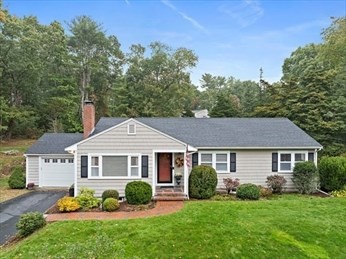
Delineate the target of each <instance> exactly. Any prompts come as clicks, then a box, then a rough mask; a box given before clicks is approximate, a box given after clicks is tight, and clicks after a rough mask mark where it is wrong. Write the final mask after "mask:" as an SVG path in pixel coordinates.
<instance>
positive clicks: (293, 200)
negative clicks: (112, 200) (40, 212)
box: [0, 195, 346, 258]
mask: <svg viewBox="0 0 346 259" xmlns="http://www.w3.org/2000/svg"><path fill="white" fill-rule="evenodd" d="M345 208H346V199H345V198H319V197H309V196H301V195H283V196H280V197H277V198H276V199H273V200H261V201H190V202H186V203H185V207H184V209H183V210H182V211H180V212H178V213H175V214H171V215H167V216H161V217H154V218H147V219H133V220H118V221H78V222H76V221H70V222H56V223H52V224H49V225H47V226H46V227H44V228H43V229H42V230H40V231H38V232H37V233H35V234H33V235H32V236H30V237H29V238H27V239H25V240H23V241H21V242H20V243H18V244H16V245H14V246H12V247H8V248H4V249H3V251H2V252H0V258H35V257H39V258H48V257H49V258H235V257H237V258H254V257H255V258H346V246H345V243H346V221H345Z"/></svg>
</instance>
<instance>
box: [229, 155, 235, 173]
mask: <svg viewBox="0 0 346 259" xmlns="http://www.w3.org/2000/svg"><path fill="white" fill-rule="evenodd" d="M229 157H230V172H236V171H237V155H236V153H230V156H229Z"/></svg>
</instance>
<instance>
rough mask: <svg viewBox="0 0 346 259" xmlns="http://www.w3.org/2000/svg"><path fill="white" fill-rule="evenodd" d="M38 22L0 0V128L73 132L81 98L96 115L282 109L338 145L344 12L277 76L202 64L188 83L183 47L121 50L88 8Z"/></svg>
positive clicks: (344, 143) (345, 54) (7, 133)
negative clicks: (220, 72) (235, 73)
mask: <svg viewBox="0 0 346 259" xmlns="http://www.w3.org/2000/svg"><path fill="white" fill-rule="evenodd" d="M67 27H68V30H67V31H66V30H65V29H64V28H63V26H62V25H61V24H60V23H59V22H56V21H53V22H52V23H51V24H49V25H43V24H40V23H39V21H38V19H37V18H36V17H34V16H26V17H16V16H14V15H11V14H10V13H9V12H8V11H7V10H4V9H3V8H2V6H1V1H0V137H1V139H4V138H7V139H10V138H16V137H19V138H25V137H29V138H30V137H33V138H34V137H38V136H39V135H41V134H42V133H44V132H80V131H81V130H82V126H81V114H82V103H83V101H84V100H87V99H88V100H92V101H93V102H94V103H95V106H96V116H97V118H100V117H102V116H114V117H188V116H193V113H192V110H194V109H208V110H209V115H210V116H211V117H287V118H289V119H290V120H292V121H293V122H294V123H296V124H297V125H298V126H299V127H301V128H302V129H303V130H305V131H306V132H307V133H308V134H309V135H311V136H312V137H314V138H315V139H316V140H317V141H319V142H320V143H321V144H322V145H323V146H324V150H323V151H322V152H323V154H326V155H339V154H342V153H345V152H346V40H345V39H346V17H339V18H332V19H331V24H330V26H329V27H328V28H326V29H324V30H323V31H322V32H321V37H322V43H320V44H308V45H306V46H302V47H299V48H298V49H296V50H295V51H294V52H293V53H292V54H291V55H290V57H287V58H286V59H285V61H284V64H283V66H282V72H283V76H282V78H281V80H280V81H279V82H275V83H272V84H270V83H268V82H266V81H265V79H264V78H263V71H262V69H260V70H259V81H258V82H254V81H250V80H248V81H241V80H238V79H236V78H234V77H232V76H229V77H223V76H217V75H211V74H209V73H207V72H206V73H205V74H204V75H203V76H202V78H201V79H200V84H201V85H200V87H197V86H195V85H193V84H192V83H191V80H190V71H191V70H192V69H193V68H194V67H195V66H196V65H197V63H198V57H197V55H196V54H195V53H194V51H193V50H190V49H186V48H184V47H181V48H178V49H173V48H171V47H170V46H168V45H166V44H164V43H161V42H159V41H157V42H152V43H151V44H150V45H149V46H142V45H141V44H134V45H132V46H131V47H130V49H129V51H128V52H126V53H125V52H123V51H122V50H121V48H120V46H121V45H120V42H119V41H118V39H117V37H116V36H115V35H108V34H107V33H106V32H105V31H104V29H103V28H102V25H101V24H99V23H98V22H97V21H94V20H93V19H92V18H91V17H88V16H79V17H76V18H75V19H73V20H72V21H71V22H70V23H68V26H67Z"/></svg>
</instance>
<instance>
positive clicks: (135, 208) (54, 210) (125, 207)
mask: <svg viewBox="0 0 346 259" xmlns="http://www.w3.org/2000/svg"><path fill="white" fill-rule="evenodd" d="M119 204H120V208H119V209H118V210H116V211H115V212H117V211H126V212H131V211H142V210H150V209H153V208H155V205H156V202H155V201H151V202H150V203H149V204H145V205H131V204H128V203H127V202H126V201H122V202H119ZM101 211H102V209H101V208H93V209H89V210H78V211H77V212H101ZM45 213H46V214H58V213H66V212H61V211H60V210H59V208H58V205H57V203H55V204H54V205H53V206H52V207H50V208H49V209H48V210H46V212H45Z"/></svg>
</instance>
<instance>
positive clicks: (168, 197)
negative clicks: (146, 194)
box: [153, 192, 188, 201]
mask: <svg viewBox="0 0 346 259" xmlns="http://www.w3.org/2000/svg"><path fill="white" fill-rule="evenodd" d="M153 200H154V201H184V200H188V197H187V195H186V194H184V193H182V192H157V193H155V195H154V198H153Z"/></svg>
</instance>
